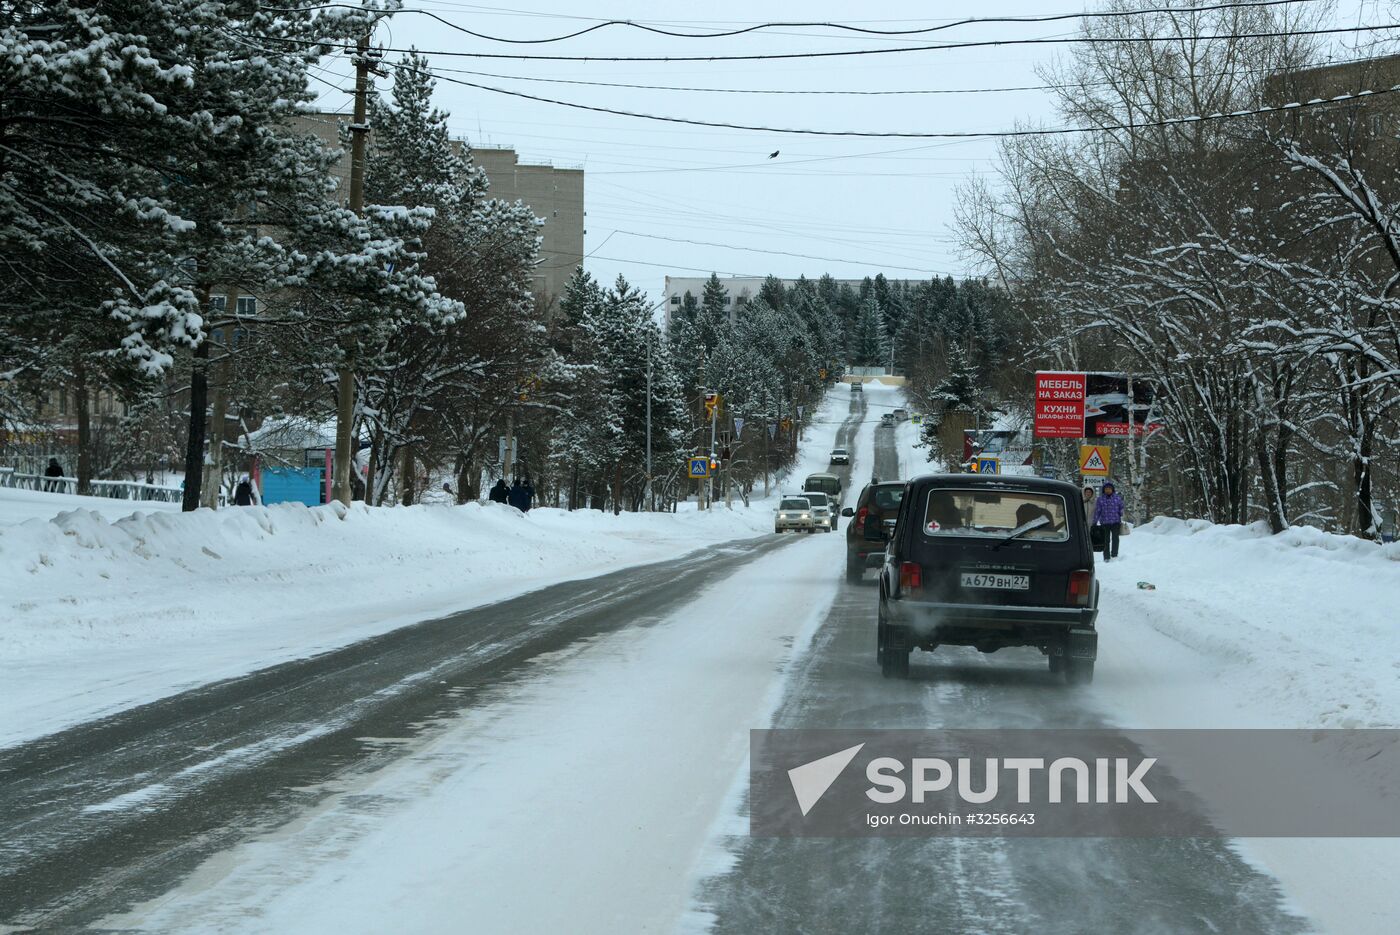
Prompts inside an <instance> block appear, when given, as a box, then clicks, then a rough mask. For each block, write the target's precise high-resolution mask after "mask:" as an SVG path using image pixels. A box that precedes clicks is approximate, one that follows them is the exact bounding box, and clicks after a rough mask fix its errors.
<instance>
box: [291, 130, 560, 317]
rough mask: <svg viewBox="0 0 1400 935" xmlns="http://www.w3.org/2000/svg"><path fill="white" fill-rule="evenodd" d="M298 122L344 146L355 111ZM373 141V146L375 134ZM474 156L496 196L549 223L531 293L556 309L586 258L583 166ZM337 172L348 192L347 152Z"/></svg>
mask: <svg viewBox="0 0 1400 935" xmlns="http://www.w3.org/2000/svg"><path fill="white" fill-rule="evenodd" d="M294 120H295V125H296V126H297V127H299V128H302V129H304V130H305V131H306V132H308V133H311V134H313V135H315V136H317V137H319V138H320V139H321V140H322V141H323V142H325V143H326V144H327V145H330V146H339V145H340V126H341V125H342V124H348V123H349V121H350V115H349V114H336V113H311V114H301V115H298V116H297V117H295V118H294ZM369 139H370V146H373V145H374V134H373V133H371V134H370V138H369ZM456 145H457V146H458V147H459V148H460V147H466V146H467V145H468V144H467V143H466V142H465V141H460V140H459V141H456ZM471 155H472V159H473V160H474V161H475V162H476V164H477V165H478V166H480V167H481V169H482V170H483V171H484V172H485V173H486V179H487V181H488V182H489V183H490V186H491V187H490V195H491V197H492V198H499V199H501V200H503V201H517V200H518V201H522V202H524V203H525V205H526V207H528V208H529V209H530V210H531V211H532V212H534V214H535V216H536V217H538V218H539V219H540V220H542V221H543V222H544V224H543V226H542V227H541V228H540V237H541V240H542V243H541V244H540V265H539V266H538V267H537V268H536V270H535V275H534V276H532V277H531V291H532V292H533V293H534V294H535V296H536V298H537V299H538V300H539V301H541V302H542V303H544V304H545V306H546V308H548V309H551V310H552V309H553V308H554V306H555V305H556V304H557V303H558V301H559V296H560V294H561V293H562V292H563V291H564V284H565V283H567V282H568V280H569V277H570V276H572V275H573V273H574V270H575V268H577V267H578V266H579V265H580V264H581V263H582V262H583V235H584V209H583V192H584V187H583V169H577V168H563V167H556V166H553V165H548V164H540V163H523V162H521V161H520V157H519V155H518V154H517V153H516V151H515V150H514V149H511V148H509V147H497V146H480V147H477V146H473V147H471ZM334 171H335V174H336V176H337V177H339V178H340V179H341V186H340V190H341V192H343V193H348V192H349V189H350V156H349V153H348V152H347V153H346V154H345V155H344V156H342V157H341V160H340V162H339V164H338V165H337V166H336V167H335V170H334Z"/></svg>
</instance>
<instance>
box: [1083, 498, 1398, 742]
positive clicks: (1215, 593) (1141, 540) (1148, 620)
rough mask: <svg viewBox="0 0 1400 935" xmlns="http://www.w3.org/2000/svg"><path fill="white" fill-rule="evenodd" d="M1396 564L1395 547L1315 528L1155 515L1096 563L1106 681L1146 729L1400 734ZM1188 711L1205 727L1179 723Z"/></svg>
mask: <svg viewBox="0 0 1400 935" xmlns="http://www.w3.org/2000/svg"><path fill="white" fill-rule="evenodd" d="M1397 561H1400V547H1397V546H1396V545H1394V544H1390V545H1384V546H1382V545H1377V544H1375V543H1371V542H1366V541H1364V540H1361V539H1357V538H1355V537H1352V536H1340V535H1333V534H1330V533H1325V532H1321V531H1319V530H1316V529H1311V528H1295V529H1290V530H1288V531H1287V532H1284V533H1282V534H1280V535H1277V536H1272V535H1269V534H1268V529H1267V527H1266V526H1263V525H1251V526H1223V525H1222V526H1217V525H1214V524H1211V523H1209V522H1206V521H1204V520H1178V519H1171V518H1167V517H1158V518H1156V519H1154V520H1152V521H1151V522H1150V523H1147V524H1145V525H1143V526H1140V527H1137V528H1136V529H1134V530H1133V532H1132V535H1130V536H1128V537H1127V538H1125V539H1124V540H1123V553H1122V556H1121V558H1120V560H1118V561H1114V562H1111V563H1108V564H1103V563H1100V564H1099V566H1098V576H1099V579H1100V581H1101V582H1102V583H1103V588H1104V593H1103V597H1102V599H1101V602H1100V606H1101V608H1102V610H1101V612H1100V622H1099V627H1100V632H1101V633H1102V634H1103V636H1102V638H1101V642H1100V649H1101V651H1102V652H1103V654H1104V655H1103V657H1101V664H1100V670H1101V671H1100V675H1101V676H1102V677H1101V678H1100V679H1099V680H1098V684H1099V687H1102V688H1104V689H1105V690H1107V691H1110V692H1113V693H1114V694H1115V697H1116V699H1117V701H1118V702H1119V703H1121V704H1122V705H1123V707H1124V708H1125V709H1126V710H1129V711H1132V712H1133V713H1134V714H1136V715H1138V716H1139V718H1140V720H1145V721H1147V722H1148V723H1147V724H1144V725H1143V726H1154V727H1195V726H1199V727H1231V726H1235V727H1256V726H1259V727H1265V726H1266V727H1297V728H1310V727H1346V728H1355V727H1397V726H1400V623H1398V622H1397V621H1400V614H1397V608H1400V564H1397ZM1139 581H1148V582H1150V583H1152V584H1154V585H1156V590H1146V591H1145V590H1139V589H1138V588H1137V583H1138V582H1139ZM1163 638H1165V639H1163ZM1164 659H1166V660H1169V661H1170V660H1174V661H1175V662H1174V664H1172V665H1170V666H1165V665H1164V663H1163V660H1164ZM1167 669H1170V670H1171V671H1173V672H1176V673H1178V677H1176V678H1173V679H1171V680H1164V679H1162V678H1161V677H1160V676H1159V675H1156V674H1154V673H1161V672H1162V671H1165V670H1167ZM1206 695H1208V696H1210V697H1212V698H1217V696H1218V698H1217V701H1218V703H1212V704H1206V703H1204V702H1203V700H1202V699H1203V698H1204V697H1205V696H1206ZM1192 711H1197V712H1201V717H1202V719H1203V722H1202V723H1199V724H1197V723H1183V722H1182V721H1181V716H1182V712H1192ZM1166 712H1172V714H1171V715H1170V716H1171V717H1172V718H1173V720H1172V721H1170V722H1163V721H1162V717H1163V716H1164V715H1165V714H1166ZM1226 721H1228V723H1226Z"/></svg>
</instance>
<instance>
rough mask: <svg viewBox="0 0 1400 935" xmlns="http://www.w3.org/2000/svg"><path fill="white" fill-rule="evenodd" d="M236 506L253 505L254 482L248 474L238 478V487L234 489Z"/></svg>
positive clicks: (234, 503)
mask: <svg viewBox="0 0 1400 935" xmlns="http://www.w3.org/2000/svg"><path fill="white" fill-rule="evenodd" d="M233 505H234V506H252V505H253V481H252V479H251V478H249V477H248V475H247V474H244V475H242V476H241V477H239V478H238V486H236V487H234V488H233Z"/></svg>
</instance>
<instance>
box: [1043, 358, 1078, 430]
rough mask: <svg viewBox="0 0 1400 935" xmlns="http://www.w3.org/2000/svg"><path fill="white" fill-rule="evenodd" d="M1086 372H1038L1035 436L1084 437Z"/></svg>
mask: <svg viewBox="0 0 1400 935" xmlns="http://www.w3.org/2000/svg"><path fill="white" fill-rule="evenodd" d="M1084 376H1085V375H1084V374H1082V373H1060V372H1055V371H1043V370H1042V371H1038V372H1037V373H1036V375H1035V437H1036V438H1083V437H1084V386H1085V380H1084Z"/></svg>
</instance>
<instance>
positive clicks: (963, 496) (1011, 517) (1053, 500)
mask: <svg viewBox="0 0 1400 935" xmlns="http://www.w3.org/2000/svg"><path fill="white" fill-rule="evenodd" d="M1041 516H1043V517H1046V518H1047V519H1049V520H1050V522H1049V523H1048V524H1046V525H1043V526H1039V527H1037V528H1035V529H1032V530H1029V531H1028V532H1025V533H1022V534H1021V537H1020V538H1022V539H1033V540H1034V539H1038V540H1041V541H1044V542H1065V541H1067V540H1068V539H1069V525H1068V524H1067V523H1066V522H1065V500H1064V498H1063V497H1061V496H1059V495H1058V494H1053V493H1038V492H1034V491H1028V490H955V489H948V488H934V489H933V490H930V491H929V492H928V500H927V502H926V503H925V506H924V520H923V527H922V528H923V533H924V535H926V536H967V537H981V536H986V537H989V538H996V539H1000V538H1004V537H1005V536H1008V535H1010V534H1011V531H1012V530H1014V529H1016V528H1018V527H1020V526H1022V525H1024V524H1025V523H1027V522H1030V521H1031V520H1033V519H1035V518H1037V517H1041Z"/></svg>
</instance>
